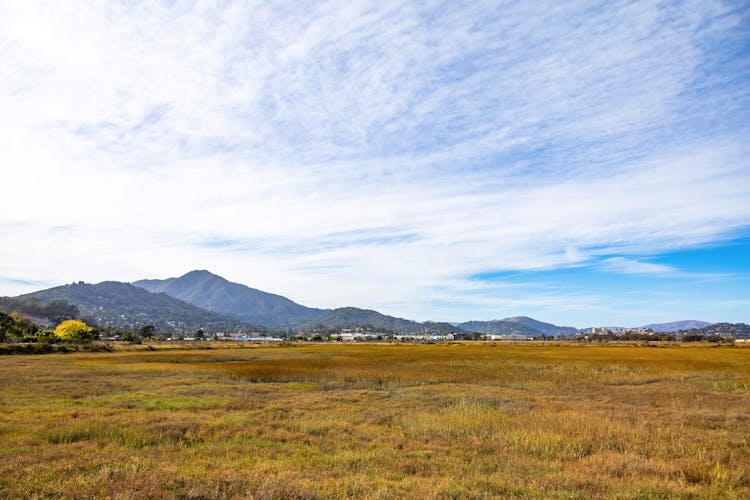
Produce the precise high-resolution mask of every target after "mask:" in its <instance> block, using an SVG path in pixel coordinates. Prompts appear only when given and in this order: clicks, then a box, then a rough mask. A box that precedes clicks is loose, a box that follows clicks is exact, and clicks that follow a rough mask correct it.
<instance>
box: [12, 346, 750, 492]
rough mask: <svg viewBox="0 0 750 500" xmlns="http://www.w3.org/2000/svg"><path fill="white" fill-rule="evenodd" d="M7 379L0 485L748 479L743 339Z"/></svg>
mask: <svg viewBox="0 0 750 500" xmlns="http://www.w3.org/2000/svg"><path fill="white" fill-rule="evenodd" d="M0 395H2V399H1V400H0V497H10V498H60V497H67V498H80V497H108V498H194V499H197V498H226V497H231V498H235V497H239V498H289V497H296V498H312V497H370V498H374V497H382V498H393V497H457V498H464V497H509V496H517V497H531V498H590V497H620V498H672V497H691V496H692V497H699V498H704V497H707V498H732V497H735V498H746V497H749V496H750V445H749V442H748V441H749V440H750V348H736V347H726V346H725V347H706V346H672V347H661V348H655V347H646V346H635V345H632V346H624V345H623V346H614V345H602V346H579V345H562V344H547V345H540V344H528V345H520V344H519V345H509V344H500V343H498V344H494V345H493V344H479V343H475V344H452V345H375V344H349V345H340V344H319V345H295V346H244V347H242V348H235V349H213V350H203V351H201V350H189V351H181V350H176V349H168V350H157V351H153V352H150V351H145V350H143V351H137V352H133V351H125V352H116V353H86V354H83V353H77V354H67V355H46V356H5V357H1V358H0Z"/></svg>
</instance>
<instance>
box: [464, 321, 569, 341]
mask: <svg viewBox="0 0 750 500" xmlns="http://www.w3.org/2000/svg"><path fill="white" fill-rule="evenodd" d="M458 326H459V327H460V328H461V329H463V330H467V331H469V332H477V333H483V334H489V335H523V336H526V337H538V336H541V335H547V336H550V337H557V336H560V335H568V334H571V333H576V332H577V331H578V330H577V329H576V328H573V327H572V326H557V325H553V324H552V323H544V322H542V321H538V320H535V319H533V318H529V317H528V316H514V317H512V318H505V319H493V320H491V321H467V322H465V323H459V324H458Z"/></svg>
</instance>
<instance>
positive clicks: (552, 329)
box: [503, 316, 578, 337]
mask: <svg viewBox="0 0 750 500" xmlns="http://www.w3.org/2000/svg"><path fill="white" fill-rule="evenodd" d="M503 321H509V322H511V323H516V324H519V325H523V326H526V327H528V328H531V329H532V330H536V331H537V332H540V333H542V334H544V335H550V336H552V337H557V336H559V335H570V334H571V333H576V332H577V331H578V329H577V328H573V327H572V326H557V325H553V324H552V323H544V322H543V321H537V320H535V319H533V318H529V317H527V316H514V317H512V318H505V319H503Z"/></svg>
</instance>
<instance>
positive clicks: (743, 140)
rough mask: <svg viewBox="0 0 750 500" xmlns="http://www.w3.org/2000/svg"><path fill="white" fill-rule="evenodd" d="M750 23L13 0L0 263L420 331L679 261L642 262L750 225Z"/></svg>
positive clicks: (423, 9) (723, 15)
mask: <svg viewBox="0 0 750 500" xmlns="http://www.w3.org/2000/svg"><path fill="white" fill-rule="evenodd" d="M748 17H750V16H749V15H748V8H747V7H746V6H743V5H738V4H737V3H732V2H721V1H712V2H706V1H700V2H698V1H696V2H656V1H634V2H621V3H616V4H612V3H611V2H564V3H560V2H551V3H544V2H543V3H539V2H519V3H513V4H499V3H497V2H429V3H427V4H420V5H416V4H414V3H412V2H375V1H355V2H351V1H349V2H343V1H342V2H325V3H323V2H321V3H316V2H311V3H304V4H299V3H290V2H263V3H261V4H257V5H251V4H247V3H244V2H223V3H216V4H212V3H210V2H208V3H190V2H176V3H171V4H159V3H151V2H127V3H104V4H102V3H90V2H85V1H80V2H76V1H70V2H62V3H61V2H48V3H44V2H33V3H28V2H26V3H8V2H6V3H3V4H1V5H0V58H1V59H2V60H3V64H2V65H0V81H2V82H3V86H2V89H1V90H0V109H3V113H2V115H1V116H0V127H2V131H3V136H4V140H3V145H2V147H0V164H2V165H4V166H9V167H4V168H8V172H7V173H6V172H4V180H6V181H7V185H11V186H14V188H13V189H11V190H8V191H9V192H7V193H4V195H3V197H2V198H1V199H0V213H2V216H0V217H1V218H0V224H1V225H2V226H3V227H12V230H10V231H6V234H4V244H3V245H2V248H0V274H6V275H9V276H28V277H29V278H30V279H33V280H36V279H39V280H47V281H60V282H66V281H73V280H78V279H86V280H90V281H95V280H97V279H112V278H114V279H137V278H140V277H143V276H165V275H175V274H179V273H181V272H183V271H185V270H188V269H192V268H210V269H212V270H214V271H216V272H219V273H221V274H226V275H227V276H229V277H230V278H233V279H235V280H237V281H242V282H245V283H248V284H250V285H252V286H255V287H258V288H262V289H268V290H271V291H276V292H280V293H284V294H287V295H290V296H292V297H293V298H295V299H296V300H298V301H302V302H307V303H310V304H312V305H321V306H337V305H342V304H348V303H353V304H356V305H363V306H369V307H381V306H385V307H386V308H388V309H389V312H393V313H397V314H399V315H404V314H406V313H407V312H408V313H409V314H413V315H415V316H416V317H422V318H425V317H438V316H440V317H443V315H442V313H441V311H438V310H437V309H436V308H435V306H434V305H433V299H434V297H433V295H434V293H435V290H436V289H443V290H445V291H446V292H448V291H451V293H446V296H445V297H443V299H444V301H450V300H453V301H454V302H455V303H457V304H458V303H461V302H462V301H470V302H471V303H472V304H474V305H475V306H476V308H475V309H473V310H477V311H478V310H479V309H477V308H481V307H483V304H482V303H481V301H480V299H479V298H478V297H477V296H476V295H471V294H466V293H467V292H466V286H468V285H467V283H468V282H469V281H470V280H468V279H467V277H468V276H471V275H474V274H477V273H481V272H485V271H524V270H538V269H555V268H559V267H569V266H575V265H588V264H589V263H592V262H598V261H599V259H602V258H610V257H611V256H613V255H628V256H630V257H629V259H630V260H620V261H618V260H614V261H612V260H611V258H610V260H609V261H605V264H604V265H605V267H606V266H609V270H610V271H618V272H620V273H623V272H633V271H637V272H638V273H644V272H647V273H649V274H651V275H654V274H662V275H665V276H667V275H670V274H673V273H670V272H667V269H662V268H660V267H659V266H660V264H653V263H650V262H649V258H650V256H653V255H657V254H659V253H660V252H663V251H667V250H673V249H677V248H686V247H690V246H692V245H697V244H704V243H706V242H716V241H721V240H722V239H725V238H731V237H733V235H735V234H737V233H738V232H741V231H745V230H746V229H747V227H748V221H749V220H750V201H749V200H750V164H749V163H748V160H747V158H750V151H749V150H748V146H747V144H748V141H747V137H748V136H749V135H750V134H749V132H750V130H748V124H747V121H746V116H747V112H748V109H750V95H748V93H747V91H746V81H747V79H748V78H749V77H750V70H748V64H747V63H748V57H747V50H746V40H747V38H746V26H747V19H748ZM4 184H5V182H4ZM53 228H67V229H65V230H64V231H59V230H54V229H53ZM615 259H617V258H615ZM623 259H624V258H623ZM606 262H608V263H606ZM664 266H666V265H664ZM667 267H668V266H667ZM2 290H5V291H6V293H13V292H14V289H13V287H11V286H3V287H2ZM492 293H497V292H489V291H488V292H487V295H486V296H485V298H486V299H487V300H488V301H489V303H491V302H493V296H492V295H491V294H492ZM465 294H466V295H465ZM552 295H554V294H551V295H548V296H547V297H548V298H546V299H545V298H544V296H545V295H544V294H540V295H538V296H537V300H538V302H537V303H546V304H548V305H549V307H553V306H554V304H556V300H557V299H554V298H552ZM559 296H565V295H564V294H561V295H559ZM497 297H503V298H507V297H506V296H504V295H495V298H497ZM568 299H570V300H579V301H581V303H586V300H585V299H584V298H582V297H568ZM519 300H520V299H519ZM565 300H567V299H561V300H560V303H562V302H564V301H565ZM597 300H598V299H597ZM600 302H601V301H600ZM504 303H506V304H511V305H512V303H509V302H507V301H506V302H504ZM399 304H402V305H403V308H404V312H400V309H399V307H400V306H399ZM517 306H518V307H523V306H524V304H522V303H518V304H517ZM487 307H491V306H489V305H487ZM509 307H510V305H509ZM465 310H467V311H468V310H470V308H467V309H465ZM467 314H468V313H467ZM458 319H460V318H458Z"/></svg>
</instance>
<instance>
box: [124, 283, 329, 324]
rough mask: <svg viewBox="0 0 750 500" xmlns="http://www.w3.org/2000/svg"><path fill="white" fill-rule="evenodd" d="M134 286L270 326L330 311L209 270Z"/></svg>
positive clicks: (298, 322) (304, 320) (313, 316)
mask: <svg viewBox="0 0 750 500" xmlns="http://www.w3.org/2000/svg"><path fill="white" fill-rule="evenodd" d="M133 285H135V286H138V287H141V288H144V289H146V290H148V291H150V292H157V293H158V292H163V293H165V294H167V295H169V296H171V297H174V298H177V299H180V300H183V301H185V302H188V303H190V304H193V305H194V306H197V307H200V308H202V309H207V310H209V311H213V312H216V313H220V314H224V315H227V316H232V317H234V318H236V319H239V320H241V321H244V322H247V323H253V324H257V325H263V326H265V327H268V328H290V327H295V326H297V325H300V324H304V323H307V322H310V321H313V320H315V319H316V318H319V317H321V316H323V315H324V314H325V313H326V312H328V310H325V309H315V308H311V307H305V306H303V305H300V304H297V303H296V302H293V301H291V300H289V299H287V298H286V297H282V296H281V295H276V294H273V293H268V292H264V291H261V290H256V289H255V288H250V287H248V286H245V285H241V284H239V283H232V282H231V281H228V280H226V279H224V278H222V277H221V276H217V275H215V274H213V273H210V272H208V271H190V272H189V273H187V274H185V275H183V276H180V277H179V278H169V279H164V280H140V281H136V282H134V283H133Z"/></svg>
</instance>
